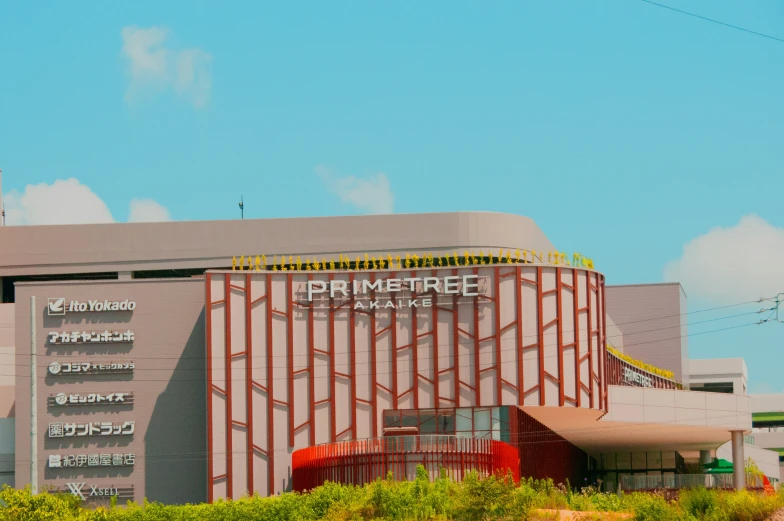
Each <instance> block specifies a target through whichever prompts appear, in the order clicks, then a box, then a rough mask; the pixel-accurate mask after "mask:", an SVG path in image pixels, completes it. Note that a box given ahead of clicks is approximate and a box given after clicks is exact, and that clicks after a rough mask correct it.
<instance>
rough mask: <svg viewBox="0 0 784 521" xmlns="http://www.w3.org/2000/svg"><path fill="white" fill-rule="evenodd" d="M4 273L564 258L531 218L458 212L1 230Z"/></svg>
mask: <svg viewBox="0 0 784 521" xmlns="http://www.w3.org/2000/svg"><path fill="white" fill-rule="evenodd" d="M0 245H2V246H0V276H29V275H56V274H82V273H102V272H127V271H145V270H171V269H207V268H224V267H230V266H231V259H232V257H233V256H239V255H254V256H255V255H258V254H265V255H267V256H268V257H271V256H273V255H302V256H307V255H317V256H319V257H321V256H325V257H327V258H329V257H330V256H334V257H337V256H338V255H340V254H341V253H343V254H348V255H352V256H353V255H357V254H364V253H368V254H371V255H372V254H374V253H375V254H376V255H378V254H384V255H385V254H386V253H406V252H410V253H412V254H413V253H418V254H422V253H425V252H429V253H433V254H437V253H450V254H451V253H452V252H453V251H458V252H459V253H460V254H462V253H463V251H464V250H466V249H468V250H472V251H474V252H477V253H478V252H479V250H486V251H494V250H495V251H497V250H498V249H500V248H503V249H511V250H513V251H514V250H515V249H527V250H536V251H555V249H556V248H555V247H554V246H553V244H552V243H551V242H550V241H549V240H548V239H547V237H546V236H545V234H544V233H543V232H542V230H541V229H540V228H539V227H538V226H537V225H536V223H535V222H534V221H533V220H532V219H530V218H529V217H524V216H520V215H512V214H505V213H493V212H453V213H422V214H393V215H362V216H351V217H306V218H286V219H244V220H240V219H237V220H230V221H180V222H163V223H115V224H79V225H53V226H5V227H0Z"/></svg>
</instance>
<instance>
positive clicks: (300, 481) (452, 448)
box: [292, 435, 520, 491]
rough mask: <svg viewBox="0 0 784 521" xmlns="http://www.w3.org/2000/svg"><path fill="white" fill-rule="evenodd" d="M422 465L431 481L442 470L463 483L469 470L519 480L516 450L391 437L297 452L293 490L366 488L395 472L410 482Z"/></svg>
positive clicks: (478, 442) (477, 442) (481, 442)
mask: <svg viewBox="0 0 784 521" xmlns="http://www.w3.org/2000/svg"><path fill="white" fill-rule="evenodd" d="M418 465H422V466H424V468H425V470H426V471H427V473H428V474H429V476H430V478H431V479H432V478H435V477H437V476H438V475H439V473H440V472H441V471H442V470H443V471H446V472H447V474H448V475H450V476H451V477H452V478H454V479H456V480H458V481H459V480H462V479H463V477H464V476H465V474H466V473H467V472H469V471H471V470H475V471H477V472H478V473H479V474H481V475H488V474H493V473H495V472H497V471H500V472H506V471H507V470H509V471H511V472H512V475H513V477H514V478H515V479H519V473H520V459H519V455H518V452H517V449H516V448H515V447H513V446H511V445H509V444H508V443H504V442H502V441H497V440H488V439H476V438H461V437H456V436H445V435H435V436H392V437H386V438H371V439H365V440H350V441H339V442H335V443H327V444H324V445H316V446H313V447H307V448H304V449H300V450H297V451H295V452H294V453H293V455H292V478H293V488H294V489H295V490H298V491H302V490H309V489H311V488H314V487H316V486H319V485H322V484H323V483H324V482H325V481H332V482H338V483H346V484H353V485H363V484H365V483H370V482H372V481H374V480H375V479H376V478H384V477H385V476H386V475H387V473H390V472H391V473H392V476H393V478H394V479H396V480H404V479H405V480H412V479H414V478H415V477H416V467H417V466H418Z"/></svg>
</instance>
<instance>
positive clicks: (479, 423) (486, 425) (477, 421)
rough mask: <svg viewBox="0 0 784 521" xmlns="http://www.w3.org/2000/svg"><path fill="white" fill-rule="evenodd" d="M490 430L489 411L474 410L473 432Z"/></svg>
mask: <svg viewBox="0 0 784 521" xmlns="http://www.w3.org/2000/svg"><path fill="white" fill-rule="evenodd" d="M489 430H490V409H474V431H489Z"/></svg>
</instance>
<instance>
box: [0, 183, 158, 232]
mask: <svg viewBox="0 0 784 521" xmlns="http://www.w3.org/2000/svg"><path fill="white" fill-rule="evenodd" d="M3 208H5V215H6V224H7V225H8V226H19V225H47V224H97V223H113V222H115V220H114V217H113V216H112V213H111V212H110V211H109V207H108V206H106V203H104V202H103V200H102V199H101V198H100V197H98V195H96V194H95V192H93V191H92V190H90V187H88V186H86V185H83V184H81V183H80V182H79V181H78V180H77V179H74V178H70V179H65V180H63V179H58V180H57V181H55V182H54V183H52V184H46V183H41V184H37V185H27V186H26V187H25V189H24V192H21V193H20V192H19V191H17V190H11V191H10V192H8V193H7V194H5V195H4V196H3ZM169 220H171V216H170V215H169V211H168V210H167V209H166V208H165V207H163V206H161V205H160V204H158V203H157V202H155V201H153V200H152V199H134V200H132V201H131V203H130V206H129V215H128V221H129V222H151V221H169Z"/></svg>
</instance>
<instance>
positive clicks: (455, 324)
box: [452, 269, 460, 407]
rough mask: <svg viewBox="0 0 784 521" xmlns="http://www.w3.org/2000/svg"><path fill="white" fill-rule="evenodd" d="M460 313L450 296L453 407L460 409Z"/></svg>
mask: <svg viewBox="0 0 784 521" xmlns="http://www.w3.org/2000/svg"><path fill="white" fill-rule="evenodd" d="M457 273H458V272H457V270H456V269H455V270H452V275H453V276H455V277H457ZM459 318H460V313H459V310H458V304H457V295H452V349H453V351H452V366H453V367H454V375H453V377H454V380H455V381H454V393H455V407H460V321H459Z"/></svg>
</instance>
